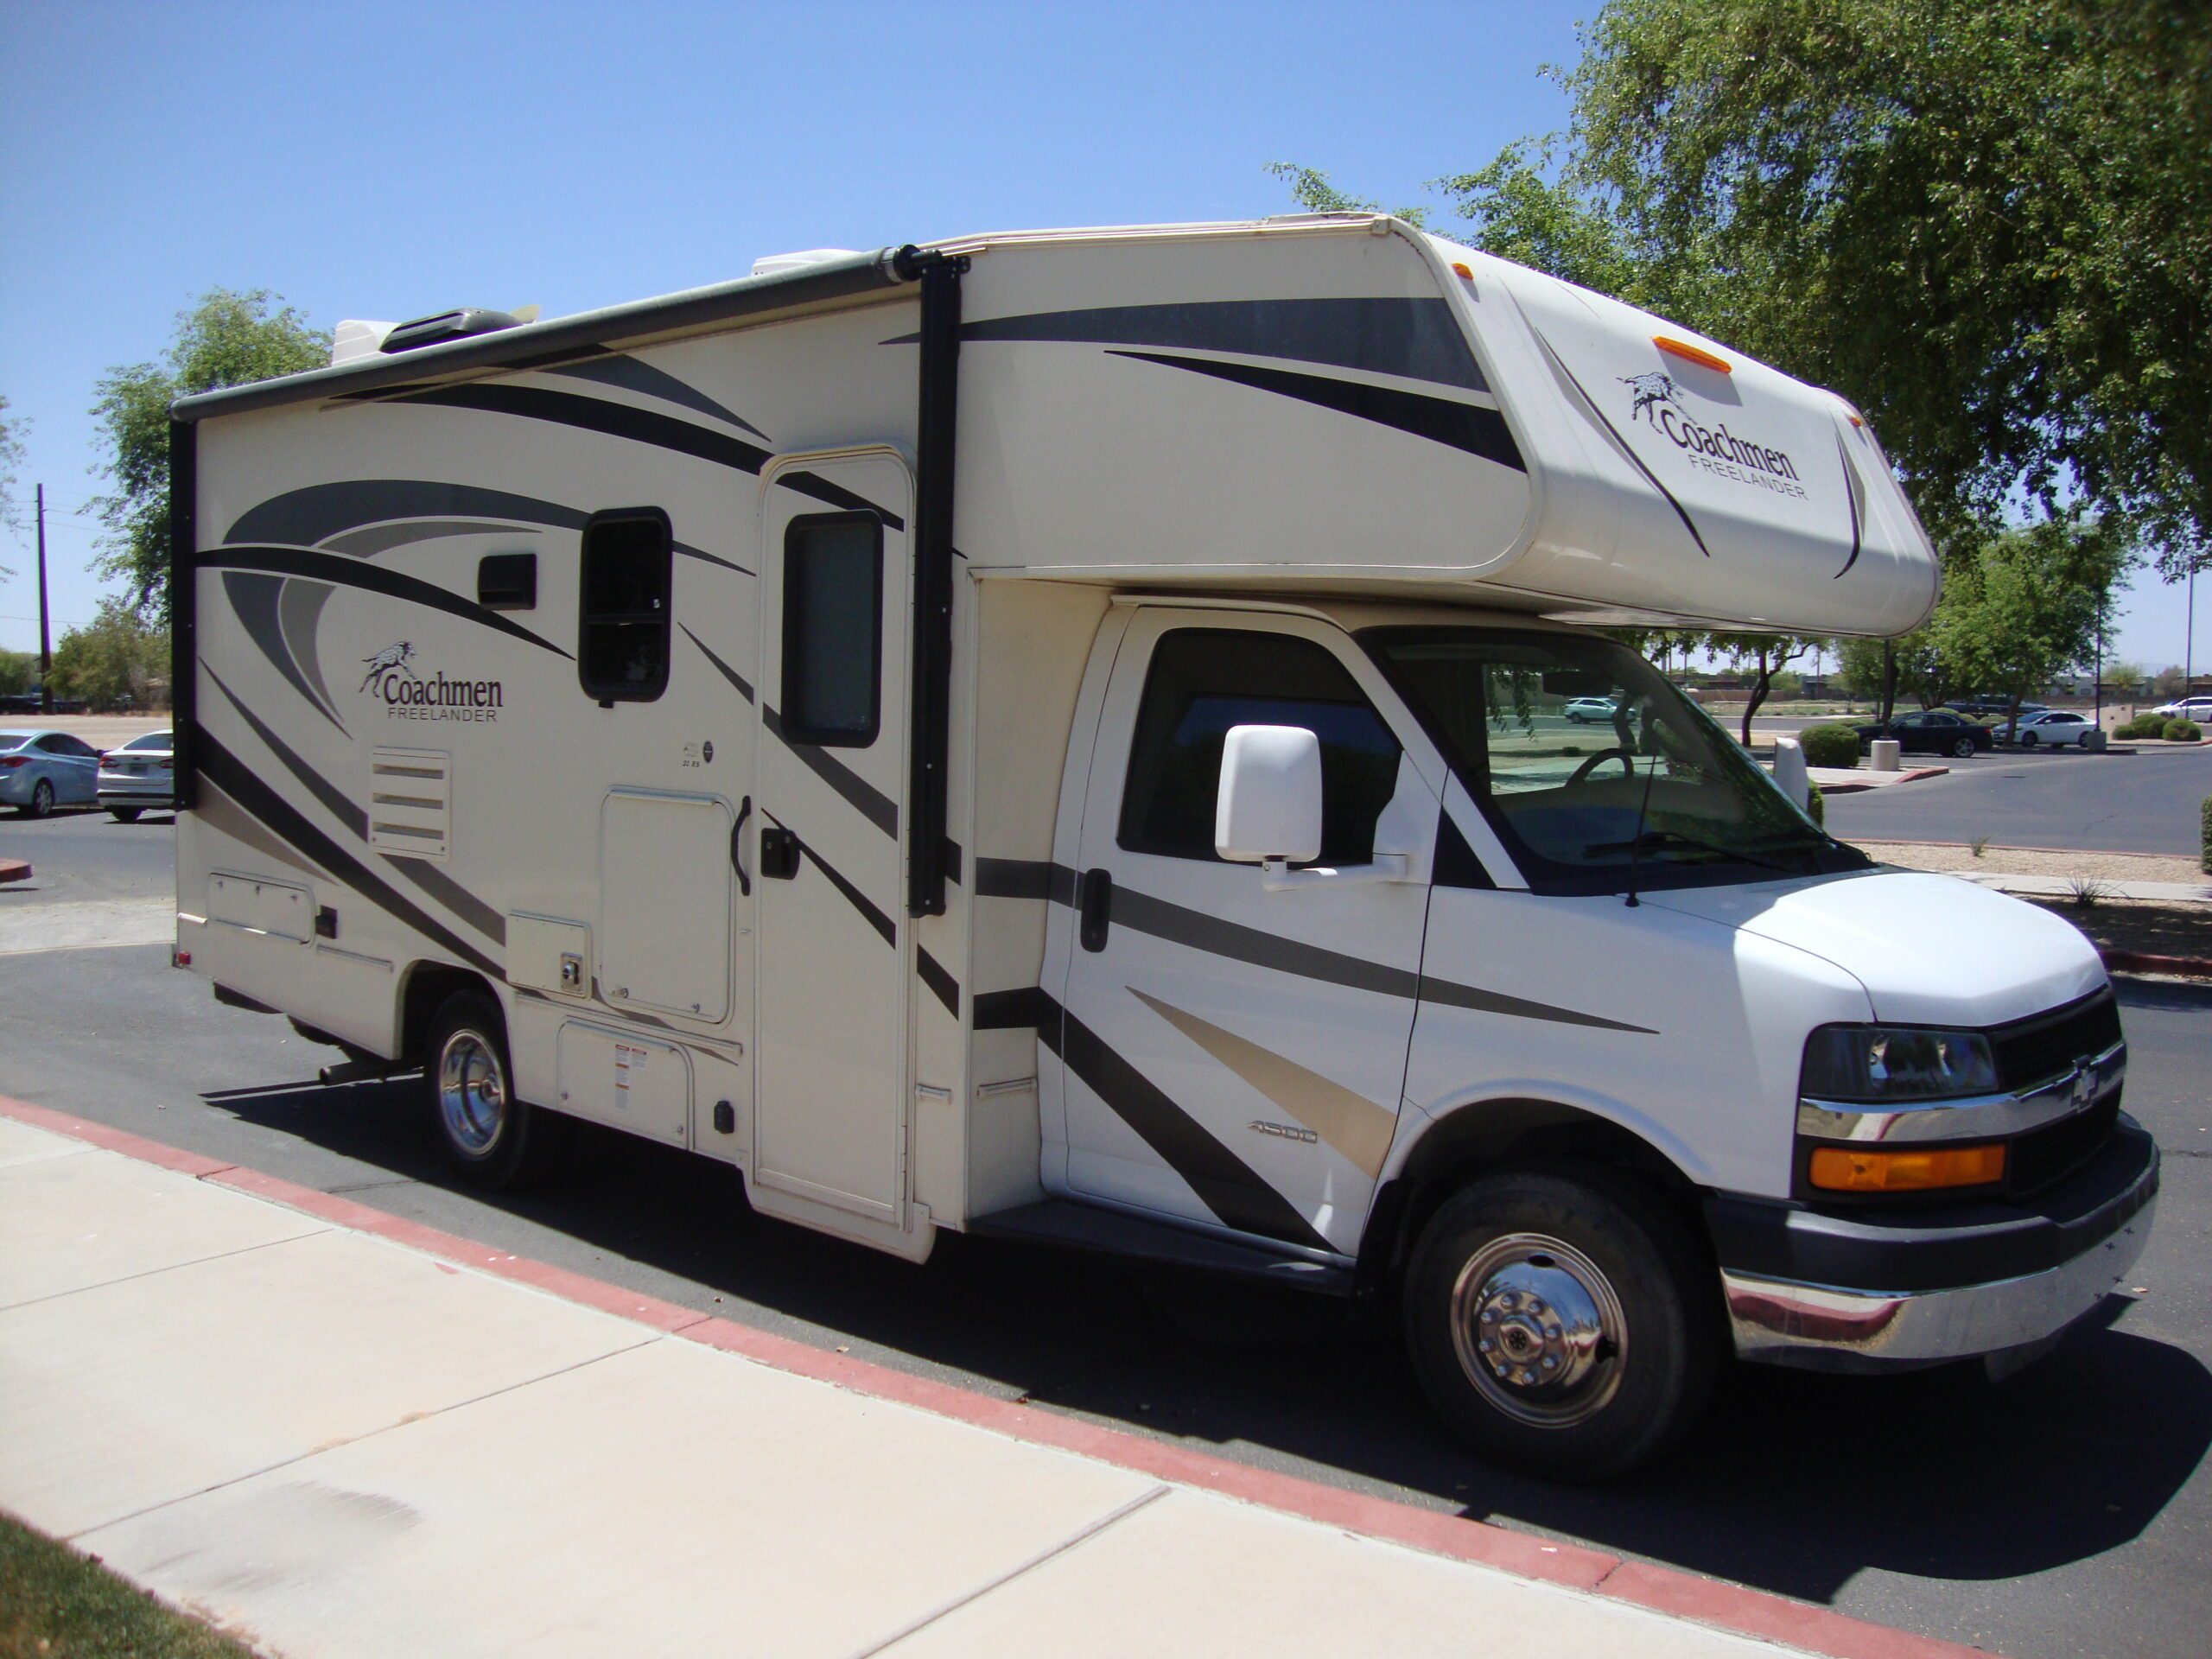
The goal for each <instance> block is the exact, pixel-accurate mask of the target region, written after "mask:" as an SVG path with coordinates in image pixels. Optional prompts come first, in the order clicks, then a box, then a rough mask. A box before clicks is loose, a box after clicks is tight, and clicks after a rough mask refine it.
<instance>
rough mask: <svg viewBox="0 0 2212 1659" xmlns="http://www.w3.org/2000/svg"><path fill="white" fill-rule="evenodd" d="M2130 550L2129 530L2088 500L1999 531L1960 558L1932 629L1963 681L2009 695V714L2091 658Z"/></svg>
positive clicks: (2013, 715) (2014, 714) (1953, 566)
mask: <svg viewBox="0 0 2212 1659" xmlns="http://www.w3.org/2000/svg"><path fill="white" fill-rule="evenodd" d="M2128 557H2129V549H2128V545H2127V543H2126V538H2125V537H2124V536H2123V535H2122V534H2121V533H2120V531H2119V530H2118V529H2117V528H2115V527H2114V526H2113V524H2110V523H2109V522H2108V521H2105V520H2100V519H2097V518H2092V517H2091V516H2090V515H2089V514H2088V513H2087V512H2084V511H2082V510H2081V509H2079V508H2075V509H2072V510H2069V512H2064V513H2062V514H2060V515H2059V516H2057V517H2056V518H2050V519H2046V520H2044V522H2043V523H2041V524H2031V525H2028V526H2026V527H2025V528H2021V529H2007V530H1999V531H1994V532H1993V533H1992V534H1989V535H1988V536H1986V537H1985V538H1984V539H1983V540H1982V541H1981V543H1980V545H1979V547H1977V548H1976V549H1975V550H1974V553H1973V555H1972V556H1968V557H1961V558H1957V559H1955V560H1954V561H1953V562H1952V564H1951V568H1950V570H1949V572H1948V575H1947V576H1946V579H1945V581H1944V584H1943V597H1942V599H1941V600H1940V601H1937V603H1936V615H1935V617H1934V619H1933V620H1931V621H1930V622H1929V626H1928V632H1929V634H1930V636H1931V637H1932V638H1933V639H1934V642H1935V645H1936V651H1937V652H1938V653H1939V654H1940V655H1941V656H1942V659H1943V661H1944V663H1945V664H1947V665H1948V668H1949V670H1950V671H1951V673H1952V674H1953V675H1954V676H1955V677H1956V678H1957V679H1958V681H1959V682H1960V683H1963V684H1967V685H1971V686H1972V687H1973V688H1974V690H1978V691H1982V692H1993V693H1996V694H1998V695H1999V696H2003V697H2004V698H2005V701H2006V702H2007V704H2008V708H2007V709H2006V715H2005V717H2006V721H2007V722H2008V723H2009V722H2010V721H2012V720H2013V719H2016V718H2017V717H2018V715H2019V711H2020V701H2021V699H2022V698H2024V697H2026V696H2031V695H2032V694H2033V693H2035V692H2037V691H2040V690H2043V689H2044V687H2045V686H2046V685H2048V684H2049V683H2050V682H2051V681H2052V680H2054V679H2056V678H2057V677H2058V676H2060V675H2061V674H2063V673H2065V672H2066V671H2068V670H2069V669H2072V668H2075V667H2076V666H2078V665H2079V664H2082V663H2084V662H2086V661H2088V658H2089V655H2090V652H2092V650H2093V649H2094V645H2095V638H2096V623H2097V612H2098V608H2099V607H2100V606H2101V603H2102V602H2103V601H2104V597H2105V595H2106V594H2107V593H2108V592H2109V591H2110V590H2111V588H2112V585H2113V582H2115V581H2117V580H2118V578H2119V575H2120V571H2121V570H2122V569H2125V568H2126V563H2127V560H2128Z"/></svg>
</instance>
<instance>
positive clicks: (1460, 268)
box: [1452, 259, 1475, 282]
mask: <svg viewBox="0 0 2212 1659" xmlns="http://www.w3.org/2000/svg"><path fill="white" fill-rule="evenodd" d="M1452 275H1453V276H1454V277H1465V278H1466V279H1467V280H1468V281H1469V282H1473V281H1474V280H1475V273H1474V272H1473V271H1471V270H1468V269H1467V267H1466V265H1465V264H1464V263H1463V262H1461V261H1459V260H1457V259H1455V260H1453V261H1452Z"/></svg>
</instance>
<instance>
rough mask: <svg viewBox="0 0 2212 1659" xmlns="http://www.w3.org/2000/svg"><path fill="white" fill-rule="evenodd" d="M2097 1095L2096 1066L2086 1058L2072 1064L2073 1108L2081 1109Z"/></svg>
mask: <svg viewBox="0 0 2212 1659" xmlns="http://www.w3.org/2000/svg"><path fill="white" fill-rule="evenodd" d="M2096 1097H2097V1068H2096V1067H2095V1066H2094V1065H2090V1064H2089V1063H2088V1061H2087V1060H2080V1061H2077V1062H2075V1066H2074V1109H2075V1111H2077V1112H2078V1111H2082V1110H2083V1109H2086V1108H2087V1107H2088V1104H2089V1103H2090V1102H2091V1101H2093V1100H2094V1099H2095V1098H2096Z"/></svg>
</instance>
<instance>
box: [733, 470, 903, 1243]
mask: <svg viewBox="0 0 2212 1659" xmlns="http://www.w3.org/2000/svg"><path fill="white" fill-rule="evenodd" d="M761 489H762V503H761V537H760V580H761V601H762V603H761V607H760V687H759V690H758V704H757V706H758V708H759V709H760V728H761V729H760V750H759V753H760V767H759V772H758V774H757V779H758V789H757V792H756V795H755V798H754V802H753V822H752V824H751V825H750V826H748V828H747V835H748V836H749V837H750V838H751V840H752V847H751V849H750V851H751V854H752V856H751V858H750V860H749V862H750V864H751V867H752V871H753V877H754V901H755V904H756V905H757V906H758V908H757V912H756V914H757V917H758V926H757V930H756V931H755V935H754V938H755V949H756V957H755V979H754V983H755V984H756V986H757V987H758V992H757V1001H756V1006H757V1010H758V1015H757V1018H758V1023H757V1025H756V1027H755V1033H754V1058H755V1071H754V1088H755V1103H754V1109H753V1180H754V1181H755V1182H756V1183H757V1184H759V1185H764V1186H767V1187H772V1188H778V1189H780V1190H782V1191H784V1192H790V1193H791V1194H793V1195H795V1196H798V1197H800V1198H809V1199H814V1200H817V1201H819V1202H823V1203H827V1204H831V1205H836V1206H838V1207H839V1208H842V1209H844V1210H848V1211H855V1212H857V1213H859V1214H861V1215H864V1216H867V1217H870V1218H872V1219H874V1220H876V1221H879V1222H883V1223H887V1224H890V1225H893V1226H894V1227H896V1226H901V1225H903V1224H904V1217H905V1198H906V1103H907V1100H908V1098H909V1093H910V1091H909V1088H908V1084H907V1077H906V1070H907V1058H906V1057H907V1032H906V1021H907V1008H906V987H907V986H908V985H909V984H910V983H911V982H912V976H911V970H910V969H909V966H908V961H907V958H908V957H909V955H910V953H911V952H912V949H913V944H912V939H911V938H910V937H909V927H908V923H907V919H906V905H905V902H904V895H905V891H906V887H905V874H906V860H905V851H906V841H905V836H904V834H903V831H904V829H905V824H904V823H903V822H902V817H903V814H902V813H901V811H900V803H901V802H903V801H904V800H905V799H906V747H907V666H906V664H907V650H908V642H909V639H910V635H911V632H912V631H911V628H910V626H909V621H908V612H909V607H910V598H909V589H910V585H911V583H910V569H911V564H912V560H911V559H910V557H909V554H908V547H907V534H908V532H907V526H908V525H909V524H911V523H912V519H913V485H912V476H911V474H909V473H908V471H907V468H906V463H905V461H903V460H902V459H901V458H900V457H899V454H897V453H896V452H894V451H893V450H890V449H887V448H867V449H851V450H839V451H834V452H829V453H825V454H809V455H787V456H785V457H782V458H781V459H779V461H777V462H776V463H775V464H774V465H773V466H772V467H770V468H769V469H768V470H767V471H766V472H765V473H764V474H762V477H761Z"/></svg>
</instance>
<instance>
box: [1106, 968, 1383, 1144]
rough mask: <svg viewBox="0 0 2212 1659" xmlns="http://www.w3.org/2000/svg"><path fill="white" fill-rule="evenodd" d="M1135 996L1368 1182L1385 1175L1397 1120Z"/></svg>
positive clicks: (1312, 1074) (1132, 990)
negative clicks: (1360, 1173)
mask: <svg viewBox="0 0 2212 1659" xmlns="http://www.w3.org/2000/svg"><path fill="white" fill-rule="evenodd" d="M1128 992H1129V995H1131V996H1134V997H1135V998H1136V999H1137V1001H1140V1002H1141V1003H1143V1004H1144V1005H1145V1007H1147V1008H1150V1009H1151V1010H1152V1011H1153V1012H1154V1014H1158V1015H1159V1016H1160V1018H1161V1019H1163V1020H1166V1021H1167V1023H1168V1024H1169V1025H1171V1026H1173V1027H1175V1029H1176V1030H1178V1031H1179V1032H1181V1033H1183V1034H1184V1035H1185V1037H1187V1038H1189V1039H1191V1040H1192V1042H1194V1043H1196V1044H1197V1045H1198V1046H1199V1047H1200V1048H1203V1049H1204V1050H1205V1052H1207V1053H1209V1054H1211V1055H1212V1056H1213V1057H1214V1058H1216V1059H1217V1060H1219V1061H1220V1062H1221V1063H1222V1064H1223V1065H1225V1066H1227V1067H1228V1068H1229V1069H1230V1071H1234V1072H1235V1073H1236V1075H1237V1076H1238V1077H1242V1078H1243V1079H1244V1081H1245V1082H1247V1083H1249V1084H1251V1085H1252V1087H1254V1088H1255V1089H1256V1090H1259V1091H1260V1092H1261V1093H1262V1094H1263V1095H1265V1096H1267V1097H1268V1099H1269V1100H1272V1101H1273V1102H1274V1103H1275V1104H1276V1105H1278V1106H1280V1107H1281V1108H1282V1109H1283V1110H1285V1111H1286V1112H1288V1113H1289V1114H1290V1115H1291V1116H1293V1117H1294V1118H1296V1119H1297V1120H1298V1121H1299V1122H1300V1123H1303V1124H1304V1125H1305V1126H1306V1128H1309V1129H1311V1130H1313V1133H1314V1134H1316V1135H1319V1136H1320V1137H1321V1139H1322V1140H1324V1141H1327V1142H1328V1143H1329V1145H1330V1146H1331V1147H1334V1148H1335V1149H1336V1150H1337V1151H1338V1153H1339V1154H1342V1155H1343V1156H1344V1160H1345V1161H1346V1162H1347V1163H1350V1164H1351V1165H1352V1166H1354V1167H1355V1168H1357V1169H1358V1170H1360V1171H1362V1172H1363V1173H1365V1174H1367V1175H1369V1176H1374V1175H1376V1174H1378V1173H1381V1171H1382V1168H1383V1158H1384V1157H1385V1156H1386V1155H1387V1154H1389V1150H1390V1136H1391V1135H1392V1133H1393V1132H1394V1131H1395V1129H1396V1128H1397V1119H1396V1118H1395V1116H1393V1115H1392V1114H1391V1113H1390V1112H1389V1111H1387V1110H1385V1109H1383V1107H1380V1106H1377V1105H1376V1103H1374V1102H1373V1101H1371V1100H1370V1099H1368V1097H1367V1096H1364V1095H1358V1094H1354V1093H1353V1092H1352V1091H1351V1090H1349V1089H1347V1088H1345V1087H1344V1085H1343V1084H1340V1083H1336V1082H1333V1081H1332V1080H1331V1079H1329V1078H1327V1077H1323V1076H1322V1075H1321V1074H1320V1073H1319V1072H1318V1071H1307V1070H1306V1068H1305V1067H1304V1066H1302V1065H1298V1064H1297V1063H1296V1062H1295V1061H1293V1060H1287V1059H1285V1058H1283V1057H1282V1056H1281V1055H1280V1054H1277V1053H1274V1052H1272V1051H1271V1050H1268V1049H1264V1048H1262V1047H1261V1046H1259V1045H1258V1044H1257V1043H1254V1042H1248V1041H1246V1040H1245V1039H1243V1038H1242V1037H1239V1036H1238V1035H1237V1034H1236V1033H1235V1032H1233V1031H1224V1030H1223V1029H1222V1028H1221V1027H1219V1026H1216V1025H1210V1024H1208V1023H1207V1022H1206V1021H1205V1020H1201V1019H1199V1018H1198V1015H1196V1014H1188V1013H1185V1011H1184V1010H1183V1009H1181V1008H1179V1007H1173V1005H1172V1004H1169V1003H1166V1002H1162V1001H1160V999H1159V998H1158V997H1155V996H1147V995H1145V994H1144V993H1143V992H1142V991H1141V990H1139V989H1137V988H1136V987H1135V986H1134V985H1132V986H1130V987H1129V988H1128Z"/></svg>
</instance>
